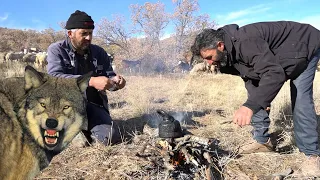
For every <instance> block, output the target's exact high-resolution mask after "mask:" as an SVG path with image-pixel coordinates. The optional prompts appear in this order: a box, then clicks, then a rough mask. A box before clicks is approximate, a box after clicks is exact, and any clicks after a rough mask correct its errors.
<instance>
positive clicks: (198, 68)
mask: <svg viewBox="0 0 320 180" xmlns="http://www.w3.org/2000/svg"><path fill="white" fill-rule="evenodd" d="M201 72H206V73H214V74H217V73H218V70H217V68H216V66H215V65H210V64H208V63H207V62H206V61H203V62H202V63H198V64H195V65H194V66H193V68H192V69H191V71H190V74H193V75H194V74H198V73H201Z"/></svg>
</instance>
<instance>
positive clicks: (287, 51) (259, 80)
mask: <svg viewBox="0 0 320 180" xmlns="http://www.w3.org/2000/svg"><path fill="white" fill-rule="evenodd" d="M219 30H222V31H223V32H224V33H225V35H224V42H225V49H226V51H227V52H228V60H229V63H228V66H227V67H224V68H221V72H224V73H229V74H237V75H240V76H241V77H242V78H243V80H244V81H245V83H246V88H247V91H248V94H249V96H248V100H247V101H246V103H245V104H244V106H247V107H249V108H250V109H252V110H253V111H254V113H255V112H257V111H259V110H260V109H261V108H264V109H265V108H266V107H267V106H269V105H270V104H271V101H272V100H273V99H274V98H275V96H276V95H277V93H278V92H279V91H280V89H281V87H282V85H283V84H284V83H285V81H286V80H288V79H295V78H296V77H298V76H299V75H300V74H301V73H302V72H303V71H304V70H305V69H306V67H307V64H308V62H309V60H311V58H312V56H313V55H314V53H315V52H316V51H317V50H318V49H319V48H320V31H319V30H317V29H316V28H314V27H312V26H311V25H308V24H300V23H296V22H290V21H279V22H261V23H254V24H249V25H246V26H243V27H241V28H239V26H238V25H235V24H233V25H227V26H224V27H222V28H220V29H219Z"/></svg>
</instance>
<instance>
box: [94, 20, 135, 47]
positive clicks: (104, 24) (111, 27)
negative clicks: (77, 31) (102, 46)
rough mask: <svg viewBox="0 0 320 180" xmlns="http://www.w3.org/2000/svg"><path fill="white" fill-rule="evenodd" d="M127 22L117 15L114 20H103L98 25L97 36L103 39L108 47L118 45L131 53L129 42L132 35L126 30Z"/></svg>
mask: <svg viewBox="0 0 320 180" xmlns="http://www.w3.org/2000/svg"><path fill="white" fill-rule="evenodd" d="M124 25H125V20H124V18H123V17H122V16H119V15H116V16H114V17H113V20H111V21H110V20H108V19H107V18H102V19H101V21H100V22H99V23H98V25H97V30H96V36H98V37H99V38H102V39H103V40H104V41H105V43H106V44H107V45H116V46H118V47H120V48H121V49H122V50H124V51H125V52H127V53H129V44H128V40H129V38H131V33H130V32H129V31H128V30H127V29H126V28H125V26H124Z"/></svg>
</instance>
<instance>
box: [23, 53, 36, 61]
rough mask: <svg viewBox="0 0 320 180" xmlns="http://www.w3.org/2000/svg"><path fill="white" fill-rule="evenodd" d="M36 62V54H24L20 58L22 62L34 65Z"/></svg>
mask: <svg viewBox="0 0 320 180" xmlns="http://www.w3.org/2000/svg"><path fill="white" fill-rule="evenodd" d="M35 61H36V54H34V53H28V54H25V55H24V56H23V58H22V62H28V63H34V62H35Z"/></svg>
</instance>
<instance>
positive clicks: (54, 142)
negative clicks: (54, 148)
mask: <svg viewBox="0 0 320 180" xmlns="http://www.w3.org/2000/svg"><path fill="white" fill-rule="evenodd" d="M44 139H45V141H46V143H47V144H56V143H57V142H58V138H55V139H54V141H53V142H49V141H48V139H47V137H45V138H44Z"/></svg>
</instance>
